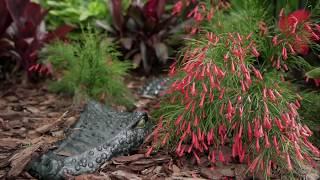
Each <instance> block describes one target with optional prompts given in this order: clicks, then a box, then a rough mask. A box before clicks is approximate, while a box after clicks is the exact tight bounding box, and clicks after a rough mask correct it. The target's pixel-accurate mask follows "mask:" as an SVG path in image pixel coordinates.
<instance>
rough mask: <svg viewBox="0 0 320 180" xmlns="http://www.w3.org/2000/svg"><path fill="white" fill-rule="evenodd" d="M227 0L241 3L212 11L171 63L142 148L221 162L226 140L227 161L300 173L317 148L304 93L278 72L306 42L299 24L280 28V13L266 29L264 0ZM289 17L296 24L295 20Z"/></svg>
mask: <svg viewBox="0 0 320 180" xmlns="http://www.w3.org/2000/svg"><path fill="white" fill-rule="evenodd" d="M233 2H235V3H238V4H239V5H238V6H231V7H232V8H231V9H230V10H229V11H228V12H217V11H216V12H215V16H214V17H213V19H212V21H211V22H209V23H207V25H206V26H204V28H205V29H206V31H207V32H206V31H205V32H206V33H203V31H204V30H202V29H200V30H199V31H198V32H200V34H199V36H198V38H197V39H195V40H191V41H190V42H189V44H188V46H187V47H186V48H185V50H184V54H183V55H182V56H181V59H180V62H179V63H177V65H176V66H172V67H171V70H170V74H171V75H172V76H173V77H174V78H175V81H174V82H173V84H172V86H171V88H170V89H169V91H168V92H167V95H166V96H165V97H164V98H163V100H162V103H161V106H160V108H159V109H158V110H156V111H155V112H154V113H153V116H154V117H156V118H158V125H157V127H156V128H155V130H154V132H153V136H154V141H153V144H152V146H151V147H150V148H149V150H148V151H147V155H148V154H150V153H151V152H152V150H153V149H154V148H159V147H168V148H170V149H173V150H175V151H176V153H177V155H178V156H183V155H185V154H193V155H194V157H195V159H196V160H197V162H198V163H200V158H199V156H200V155H205V156H207V157H208V159H209V160H210V161H211V162H212V164H215V163H216V161H217V160H219V161H221V162H223V163H225V162H227V161H230V159H227V156H226V154H224V152H223V148H224V147H225V146H227V147H230V148H231V151H232V156H231V158H232V160H233V161H238V162H241V163H244V162H247V164H248V171H247V172H250V173H253V174H258V173H260V172H262V173H263V174H264V176H265V178H270V177H271V176H272V175H273V174H274V171H273V170H275V169H276V168H277V169H280V171H281V173H282V175H287V176H289V177H295V176H299V175H301V174H302V173H303V167H305V165H306V164H311V165H312V166H314V165H315V164H314V161H313V157H314V156H317V157H319V156H320V152H319V150H318V149H317V148H316V147H315V146H314V145H312V143H310V141H309V140H308V138H309V137H310V136H311V135H312V134H313V133H312V131H311V130H310V129H309V128H308V127H307V126H306V125H304V124H303V123H302V122H301V117H300V115H299V113H298V109H299V107H300V106H301V100H302V99H301V97H300V96H299V95H296V92H295V91H294V87H293V86H292V84H290V83H289V82H288V81H284V79H283V76H284V75H285V72H286V70H287V68H288V67H291V66H293V65H296V64H298V63H299V62H297V59H296V58H294V57H297V54H298V53H299V54H301V53H304V50H305V48H301V46H302V45H304V43H305V42H307V43H309V42H310V41H309V39H307V40H308V41H304V40H305V38H302V37H304V36H305V34H300V32H299V31H298V30H297V31H295V32H294V33H296V34H297V35H296V36H291V34H286V33H287V30H288V28H287V25H288V24H289V25H290V23H287V19H288V18H286V17H285V16H284V14H282V15H281V14H280V22H279V27H277V26H274V27H275V29H277V28H279V29H280V30H279V29H278V30H275V29H273V28H270V23H272V21H269V18H270V14H269V12H270V10H269V9H268V8H267V7H268V6H265V4H264V3H263V2H258V1H255V0H247V1H241V2H239V1H231V4H232V5H233ZM208 6H209V5H208ZM298 14H300V12H299V13H298ZM302 14H304V12H302ZM289 16H290V15H289ZM290 19H291V18H290ZM296 19H298V18H296ZM290 21H291V20H290ZM235 22H236V23H235ZM301 22H303V23H305V21H301ZM293 24H296V26H297V27H300V24H299V19H298V20H295V23H293ZM289 29H290V31H292V30H293V29H292V28H291V27H290V28H289ZM297 29H298V28H297ZM271 30H275V31H272V32H270V31H271ZM302 31H304V30H302ZM316 32H317V31H316ZM277 33H280V35H279V34H277ZM308 33H311V32H309V31H308ZM274 34H277V35H274ZM311 34H312V33H311ZM274 37H278V38H274ZM297 37H301V38H300V39H299V38H298V40H297V39H296V38H297ZM308 37H309V36H308ZM290 45H291V46H292V48H291V47H290ZM295 45H297V46H296V47H294V46H295ZM287 48H288V49H290V50H291V49H293V51H290V50H288V52H287ZM300 50H301V51H300ZM293 52H296V53H293ZM274 62H275V63H274ZM287 66H288V67H287Z"/></svg>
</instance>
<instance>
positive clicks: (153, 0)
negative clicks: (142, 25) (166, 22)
mask: <svg viewBox="0 0 320 180" xmlns="http://www.w3.org/2000/svg"><path fill="white" fill-rule="evenodd" d="M165 5H166V0H148V1H147V3H146V4H145V5H144V7H143V13H144V15H145V17H147V18H148V19H150V18H151V19H153V20H154V21H156V20H158V19H159V18H160V17H161V16H162V14H163V12H164V8H165Z"/></svg>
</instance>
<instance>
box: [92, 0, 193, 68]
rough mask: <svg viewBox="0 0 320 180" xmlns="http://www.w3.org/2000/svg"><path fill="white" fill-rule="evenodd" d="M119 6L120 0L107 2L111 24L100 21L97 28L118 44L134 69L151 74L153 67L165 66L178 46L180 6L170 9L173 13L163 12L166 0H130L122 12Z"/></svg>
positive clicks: (182, 22)
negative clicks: (145, 0)
mask: <svg viewBox="0 0 320 180" xmlns="http://www.w3.org/2000/svg"><path fill="white" fill-rule="evenodd" d="M179 2H180V1H179ZM121 3H122V1H121V0H110V1H109V5H110V12H111V15H112V23H111V24H112V25H111V26H109V25H107V24H106V23H103V22H101V21H99V22H98V25H99V26H101V27H103V28H105V29H106V30H107V31H108V32H109V33H110V36H111V37H113V39H114V41H115V42H117V43H119V45H120V47H121V48H120V50H121V51H122V52H123V53H124V57H125V59H132V60H133V62H134V64H135V66H136V67H142V69H143V70H144V72H146V73H150V72H151V70H152V67H159V66H160V65H162V64H165V63H166V62H167V60H168V59H169V56H170V51H173V49H171V48H174V47H176V46H177V44H179V43H181V39H182V38H181V37H179V34H177V33H178V32H179V30H181V29H183V28H184V27H185V23H186V22H184V21H181V19H179V18H178V17H181V16H182V15H181V14H182V13H181V11H182V8H183V7H184V6H183V3H182V2H181V3H182V4H181V3H180V4H177V5H175V6H174V7H173V8H174V9H175V10H176V12H174V13H171V11H168V10H166V9H167V7H168V5H169V4H170V3H167V2H166V1H165V0H148V1H147V2H146V3H142V2H140V1H132V2H131V4H130V5H129V7H128V8H127V9H126V10H125V12H123V7H122V5H121ZM186 11H188V8H187V9H186ZM178 14H179V16H178ZM173 35H175V36H173ZM179 41H180V42H179ZM140 65H141V66H140ZM153 70H154V69H153Z"/></svg>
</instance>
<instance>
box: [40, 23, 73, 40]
mask: <svg viewBox="0 0 320 180" xmlns="http://www.w3.org/2000/svg"><path fill="white" fill-rule="evenodd" d="M72 30H73V27H72V26H69V25H63V26H60V27H58V28H57V29H56V30H54V31H52V32H49V33H48V34H46V36H45V38H44V42H45V43H49V42H51V41H53V40H56V39H64V38H65V36H66V35H67V34H68V33H69V32H71V31H72Z"/></svg>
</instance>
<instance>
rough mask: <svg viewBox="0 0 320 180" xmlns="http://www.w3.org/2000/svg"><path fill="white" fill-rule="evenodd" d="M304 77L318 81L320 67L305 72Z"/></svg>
mask: <svg viewBox="0 0 320 180" xmlns="http://www.w3.org/2000/svg"><path fill="white" fill-rule="evenodd" d="M306 76H307V77H308V78H312V79H320V67H318V68H315V69H313V70H311V71H309V72H307V73H306Z"/></svg>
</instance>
